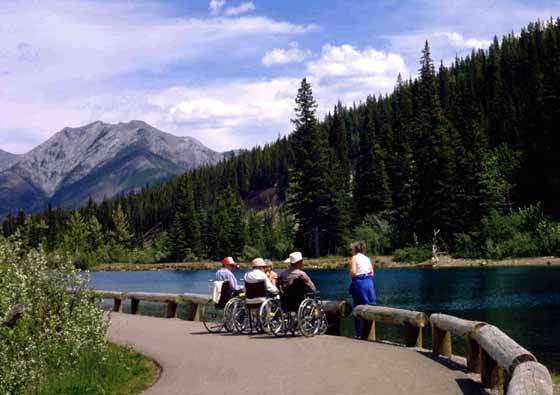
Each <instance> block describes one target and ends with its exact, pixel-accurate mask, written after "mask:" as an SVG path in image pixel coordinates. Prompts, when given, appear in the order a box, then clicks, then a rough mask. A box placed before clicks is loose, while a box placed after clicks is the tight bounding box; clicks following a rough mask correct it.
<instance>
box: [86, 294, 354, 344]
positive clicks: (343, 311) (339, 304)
mask: <svg viewBox="0 0 560 395" xmlns="http://www.w3.org/2000/svg"><path fill="white" fill-rule="evenodd" d="M93 292H94V294H95V295H96V296H97V297H98V298H101V299H113V311H116V312H122V311H123V302H124V301H125V300H130V313H131V314H139V313H140V302H141V301H145V302H157V303H165V304H167V312H166V317H167V318H175V317H176V316H177V305H179V304H190V305H192V306H193V308H192V309H191V310H190V314H189V316H187V320H189V321H200V308H199V306H200V305H205V304H209V303H212V296H211V295H204V294H195V293H184V294H176V293H154V292H118V291H103V290H93ZM323 309H324V311H325V313H326V314H327V320H328V322H329V331H328V333H329V334H340V320H341V319H342V318H344V317H347V316H349V315H350V313H351V311H352V309H351V307H350V304H349V303H348V302H347V301H344V300H323Z"/></svg>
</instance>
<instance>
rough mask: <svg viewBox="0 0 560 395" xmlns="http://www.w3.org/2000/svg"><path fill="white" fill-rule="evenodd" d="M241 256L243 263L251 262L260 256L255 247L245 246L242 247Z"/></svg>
mask: <svg viewBox="0 0 560 395" xmlns="http://www.w3.org/2000/svg"><path fill="white" fill-rule="evenodd" d="M241 255H242V256H241V258H242V259H243V261H245V262H251V260H252V259H254V258H256V257H258V256H261V251H260V250H259V249H258V248H256V247H253V246H250V245H245V247H243V253H242V254H241Z"/></svg>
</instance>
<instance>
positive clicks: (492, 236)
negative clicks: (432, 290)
mask: <svg viewBox="0 0 560 395" xmlns="http://www.w3.org/2000/svg"><path fill="white" fill-rule="evenodd" d="M421 50H422V51H421V55H420V61H419V64H418V76H417V77H416V78H414V79H404V78H402V77H401V76H399V78H398V80H397V81H396V86H395V89H394V91H393V92H392V93H391V94H388V95H381V96H374V95H372V96H368V97H367V98H364V100H363V101H362V102H360V103H355V104H353V105H351V106H344V105H342V104H341V103H339V104H337V105H336V106H335V107H334V108H333V109H332V110H331V111H330V112H328V113H327V115H326V116H325V117H324V118H323V119H318V115H317V111H318V108H317V104H316V102H315V99H314V97H313V92H312V86H311V85H310V84H309V82H308V81H307V80H306V79H305V78H304V79H303V80H302V81H301V85H300V87H299V90H298V91H297V92H294V95H295V103H294V107H295V110H294V115H293V119H292V125H293V130H292V132H291V133H290V134H289V135H288V136H286V137H279V138H278V139H277V141H275V142H273V143H270V144H267V145H265V146H263V147H255V148H253V149H251V150H244V151H240V152H239V153H238V154H237V155H235V156H233V157H231V158H229V159H227V160H224V161H222V162H220V163H219V164H217V165H214V166H207V167H202V168H198V169H196V170H193V171H191V172H188V173H186V174H184V175H182V176H179V177H175V178H173V179H171V180H169V181H167V182H165V183H161V184H159V185H153V186H146V187H145V188H143V189H141V190H138V191H136V192H134V193H131V194H128V195H126V196H119V197H116V198H113V199H109V200H105V201H103V202H100V203H96V202H94V201H91V200H90V202H89V203H88V204H87V205H86V206H85V207H82V208H80V209H78V210H66V209H64V208H60V207H51V206H49V207H47V208H45V210H44V211H42V212H40V213H33V214H28V213H23V212H19V213H12V214H10V215H9V216H8V217H7V218H6V219H5V220H4V222H3V234H4V236H5V237H9V236H11V235H13V234H15V233H18V234H19V236H20V237H21V239H22V240H24V243H26V244H27V245H28V247H30V248H31V247H36V246H38V245H39V244H41V245H42V246H43V248H44V249H45V250H46V251H47V252H48V253H52V254H58V253H67V254H71V256H72V257H73V258H74V261H75V263H76V264H77V265H78V266H83V267H88V266H90V265H92V264H95V263H99V262H116V261H138V262H143V261H147V262H153V261H195V260H202V259H220V258H222V257H223V256H226V255H231V256H233V257H235V258H236V259H251V258H254V257H255V256H265V257H271V258H285V257H286V256H287V254H288V253H289V252H290V251H291V250H293V249H301V250H302V251H303V253H304V255H305V256H308V257H320V256H326V255H336V254H341V255H348V253H349V251H348V244H349V242H351V241H352V240H356V239H362V240H366V243H367V245H368V250H369V253H370V254H379V255H381V254H392V253H395V255H396V256H398V257H401V258H402V259H403V260H422V259H423V258H426V257H429V256H431V245H432V243H433V242H434V241H435V242H436V243H437V245H438V247H439V249H440V250H441V251H442V252H445V253H448V254H451V255H454V256H459V257H476V258H478V257H486V258H495V259H499V258H506V257H522V256H537V255H547V256H548V255H560V224H559V223H558V220H559V219H560V206H559V204H558V202H559V201H560V155H559V152H560V19H557V20H550V21H546V22H536V23H532V24H530V25H529V26H527V27H526V28H524V29H523V30H522V31H521V32H520V33H519V34H513V33H512V34H509V35H507V36H505V37H503V38H501V39H498V38H497V37H495V38H494V40H493V43H492V45H491V46H490V47H489V48H488V49H485V50H482V49H481V50H476V51H473V52H472V53H471V54H470V55H469V56H467V57H465V58H457V59H455V61H454V63H453V64H452V65H449V66H445V65H443V64H437V62H434V59H432V56H431V53H430V47H429V44H428V42H426V44H425V47H424V48H423V49H421ZM419 54H420V52H419Z"/></svg>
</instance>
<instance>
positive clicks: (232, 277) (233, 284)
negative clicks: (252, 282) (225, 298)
mask: <svg viewBox="0 0 560 395" xmlns="http://www.w3.org/2000/svg"><path fill="white" fill-rule="evenodd" d="M228 281H229V282H230V283H231V289H233V290H235V291H238V290H239V284H237V279H236V278H235V274H233V272H229V274H228Z"/></svg>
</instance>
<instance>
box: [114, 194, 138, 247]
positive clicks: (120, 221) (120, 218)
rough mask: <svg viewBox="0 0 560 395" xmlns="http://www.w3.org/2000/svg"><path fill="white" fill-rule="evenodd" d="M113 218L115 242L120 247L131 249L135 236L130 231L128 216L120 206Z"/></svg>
mask: <svg viewBox="0 0 560 395" xmlns="http://www.w3.org/2000/svg"><path fill="white" fill-rule="evenodd" d="M111 218H112V220H113V232H112V234H113V240H114V241H115V242H116V244H117V245H118V246H120V247H124V248H130V247H131V242H132V238H133V235H132V232H131V230H130V224H129V222H128V216H127V215H126V213H125V212H124V211H123V209H122V206H121V205H120V204H119V205H117V208H116V210H115V211H114V212H113V215H112V217H111Z"/></svg>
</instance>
